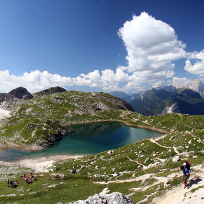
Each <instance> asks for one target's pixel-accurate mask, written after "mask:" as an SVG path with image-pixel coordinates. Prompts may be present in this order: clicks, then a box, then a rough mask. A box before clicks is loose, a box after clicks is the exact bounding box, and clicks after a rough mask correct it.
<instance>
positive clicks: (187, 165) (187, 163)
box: [183, 161, 191, 173]
mask: <svg viewBox="0 0 204 204" xmlns="http://www.w3.org/2000/svg"><path fill="white" fill-rule="evenodd" d="M183 166H184V168H187V169H188V171H189V173H190V172H191V164H190V162H189V161H185V162H184V163H183Z"/></svg>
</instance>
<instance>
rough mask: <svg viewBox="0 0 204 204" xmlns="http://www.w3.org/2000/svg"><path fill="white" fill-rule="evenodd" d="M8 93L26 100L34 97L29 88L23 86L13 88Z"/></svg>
mask: <svg viewBox="0 0 204 204" xmlns="http://www.w3.org/2000/svg"><path fill="white" fill-rule="evenodd" d="M8 94H9V95H12V96H14V97H15V98H19V99H24V100H27V99H31V98H33V96H32V95H31V94H30V93H29V92H28V91H27V89H26V88H24V87H22V86H21V87H18V88H16V89H13V90H11V91H10V92H9V93H8Z"/></svg>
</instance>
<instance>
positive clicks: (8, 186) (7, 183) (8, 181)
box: [7, 178, 9, 187]
mask: <svg viewBox="0 0 204 204" xmlns="http://www.w3.org/2000/svg"><path fill="white" fill-rule="evenodd" d="M7 186H8V187H9V178H7Z"/></svg>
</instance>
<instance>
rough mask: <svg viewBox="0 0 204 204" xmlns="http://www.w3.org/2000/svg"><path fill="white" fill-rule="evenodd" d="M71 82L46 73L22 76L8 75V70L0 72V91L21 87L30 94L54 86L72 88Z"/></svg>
mask: <svg viewBox="0 0 204 204" xmlns="http://www.w3.org/2000/svg"><path fill="white" fill-rule="evenodd" d="M72 85H74V83H73V80H72V79H71V78H70V77H62V76H60V75H58V74H50V73H48V72H47V71H43V72H40V71H39V70H35V71H32V72H30V73H27V72H26V73H24V74H23V75H22V76H14V75H10V74H9V71H8V70H5V71H0V87H1V89H0V91H1V92H9V91H10V90H12V89H14V88H17V87H19V86H23V87H25V88H27V90H28V91H29V92H31V93H34V92H37V91H40V90H43V89H47V88H50V87H54V86H62V87H65V86H72Z"/></svg>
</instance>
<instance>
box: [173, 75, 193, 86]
mask: <svg viewBox="0 0 204 204" xmlns="http://www.w3.org/2000/svg"><path fill="white" fill-rule="evenodd" d="M172 83H173V84H184V85H186V86H191V85H192V81H191V80H190V79H187V78H186V77H183V78H178V77H173V80H172Z"/></svg>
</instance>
